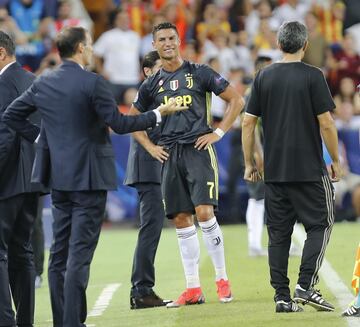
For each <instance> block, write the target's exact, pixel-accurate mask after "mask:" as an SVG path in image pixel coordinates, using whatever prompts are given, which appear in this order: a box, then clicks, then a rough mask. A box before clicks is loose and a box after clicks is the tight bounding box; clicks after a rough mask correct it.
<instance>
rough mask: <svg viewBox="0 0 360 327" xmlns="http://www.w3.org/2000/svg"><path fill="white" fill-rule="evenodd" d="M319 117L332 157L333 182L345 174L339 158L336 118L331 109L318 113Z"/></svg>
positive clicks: (323, 136) (323, 135) (326, 144)
mask: <svg viewBox="0 0 360 327" xmlns="http://www.w3.org/2000/svg"><path fill="white" fill-rule="evenodd" d="M317 118H318V121H319V126H320V133H321V136H322V138H323V140H324V143H325V146H326V149H327V150H328V152H329V154H330V157H331V159H332V163H331V176H330V179H331V181H332V182H338V181H339V180H340V178H341V177H342V176H343V170H342V167H341V165H340V160H339V150H338V135H337V130H336V127H335V123H334V119H333V118H332V117H331V114H330V112H329V111H326V112H325V113H323V114H321V115H318V116H317Z"/></svg>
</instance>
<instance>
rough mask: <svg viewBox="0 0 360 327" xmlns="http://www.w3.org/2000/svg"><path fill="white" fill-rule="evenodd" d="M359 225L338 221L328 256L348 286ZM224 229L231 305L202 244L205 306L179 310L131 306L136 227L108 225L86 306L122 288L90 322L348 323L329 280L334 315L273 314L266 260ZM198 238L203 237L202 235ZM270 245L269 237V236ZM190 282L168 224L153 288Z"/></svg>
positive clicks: (162, 290)
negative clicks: (220, 294) (222, 299)
mask: <svg viewBox="0 0 360 327" xmlns="http://www.w3.org/2000/svg"><path fill="white" fill-rule="evenodd" d="M359 230H360V225H358V224H355V223H353V224H350V223H342V224H336V225H335V226H334V230H333V234H332V238H331V240H330V245H329V247H328V250H327V253H326V258H327V260H328V261H329V262H330V264H331V265H332V267H333V268H334V269H335V270H336V272H337V273H338V274H339V275H340V277H341V278H342V280H343V281H344V282H345V284H346V285H349V288H350V282H351V277H352V270H353V265H354V259H355V251H356V247H357V245H358V243H359ZM264 231H265V230H264ZM223 233H224V238H225V251H226V261H227V270H228V275H229V279H230V281H231V285H232V291H233V294H234V301H233V302H232V303H228V304H220V303H218V301H217V297H216V289H215V282H214V272H213V267H212V264H211V261H210V258H209V257H208V256H207V253H206V249H205V248H204V247H202V248H201V261H200V277H201V283H202V288H203V292H204V294H205V298H206V303H205V304H203V305H195V306H186V307H182V308H179V309H166V308H155V309H144V310H130V309H129V292H130V273H131V265H132V255H133V251H134V247H135V243H136V238H137V230H132V229H130V230H129V229H124V230H122V229H112V230H107V229H104V230H103V231H102V234H101V238H100V241H99V245H98V248H97V250H96V253H95V257H94V260H93V263H92V266H91V275H90V283H89V287H88V290H87V296H88V312H90V311H91V309H92V308H93V306H94V304H95V302H96V299H97V298H98V296H99V295H100V293H101V292H102V290H103V289H104V288H105V287H106V285H108V284H111V283H119V284H121V286H120V287H119V288H118V289H117V291H116V292H115V293H114V295H113V298H112V300H111V302H110V304H109V306H108V307H107V308H106V310H105V311H104V312H103V314H102V315H101V316H98V317H89V318H88V319H87V322H86V323H87V325H88V326H96V327H113V326H114V327H115V326H116V327H117V326H119V327H120V326H121V327H127V326H128V327H136V326H141V327H144V326H151V327H157V326H158V327H178V326H186V327H188V326H194V327H211V326H214V327H215V326H216V327H222V326H226V327H230V326H241V327H243V326H244V327H246V326H251V327H262V326H266V327H272V326H274V327H275V326H276V327H282V326H284V327H285V326H291V327H296V326H299V327H304V326H316V327H323V326H331V327H337V326H339V327H341V326H343V327H345V326H347V323H346V320H345V319H344V318H341V317H340V313H341V308H339V307H338V305H337V301H336V298H335V296H334V295H333V294H331V293H330V291H329V290H328V289H327V288H326V286H325V284H324V283H323V282H320V285H319V288H320V289H321V290H322V292H323V295H324V297H325V298H326V299H327V300H328V301H330V302H332V303H333V304H335V305H336V306H337V309H336V311H335V312H334V313H328V312H321V313H318V312H316V311H315V310H314V309H312V308H311V307H308V306H306V307H305V312H303V313H298V314H275V312H274V308H275V307H274V302H273V300H272V298H273V290H272V288H271V286H270V284H269V271H268V265H267V259H266V258H249V257H248V256H247V234H246V226H244V225H233V226H223ZM264 234H266V233H264ZM199 239H200V243H202V242H201V233H199ZM265 243H266V236H264V244H265ZM299 262H300V258H298V257H291V258H290V264H289V276H290V279H291V287H292V288H294V285H295V282H296V277H297V272H298V266H299ZM184 288H185V282H184V276H183V269H182V266H181V262H180V256H179V251H178V246H177V240H176V235H175V231H174V229H172V228H167V229H164V230H163V233H162V237H161V241H160V245H159V249H158V254H157V259H156V286H155V291H156V292H157V293H158V294H159V295H160V296H162V297H164V298H167V299H176V298H177V297H178V296H179V294H180V293H181V292H182V291H183V290H184ZM35 326H37V327H48V326H52V323H51V309H50V301H49V290H48V286H47V281H46V274H45V275H44V284H43V287H42V288H40V289H38V290H37V291H36V315H35ZM359 326H360V318H359Z"/></svg>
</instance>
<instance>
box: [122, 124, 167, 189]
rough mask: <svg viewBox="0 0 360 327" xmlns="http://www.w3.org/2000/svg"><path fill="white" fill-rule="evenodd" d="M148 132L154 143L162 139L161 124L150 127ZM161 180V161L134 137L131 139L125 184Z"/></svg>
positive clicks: (130, 184)
mask: <svg viewBox="0 0 360 327" xmlns="http://www.w3.org/2000/svg"><path fill="white" fill-rule="evenodd" d="M147 134H148V136H149V138H150V140H151V141H152V142H153V143H155V144H156V143H157V142H158V141H159V139H160V135H161V132H160V126H158V127H155V128H153V129H149V130H148V131H147ZM160 181H161V162H160V161H158V160H156V159H154V158H153V157H152V156H151V155H150V153H148V152H147V151H146V150H145V149H144V148H143V147H142V145H140V144H139V143H138V142H137V141H136V140H135V139H134V138H133V137H132V138H131V140H130V149H129V157H128V162H127V167H126V175H125V180H124V184H125V185H129V186H133V185H134V184H137V183H157V184H160Z"/></svg>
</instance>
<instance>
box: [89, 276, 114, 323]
mask: <svg viewBox="0 0 360 327" xmlns="http://www.w3.org/2000/svg"><path fill="white" fill-rule="evenodd" d="M120 286H121V284H118V283H116V284H109V285H107V286H106V287H105V288H104V289H103V291H102V292H101V294H100V295H99V297H98V298H97V300H96V302H95V305H94V307H93V308H92V310H91V311H90V313H89V314H88V317H97V316H101V315H102V314H103V313H104V311H105V310H106V308H107V307H108V306H109V304H110V301H111V299H112V297H113V295H114V293H115V292H116V291H117V289H118V288H119V287H120Z"/></svg>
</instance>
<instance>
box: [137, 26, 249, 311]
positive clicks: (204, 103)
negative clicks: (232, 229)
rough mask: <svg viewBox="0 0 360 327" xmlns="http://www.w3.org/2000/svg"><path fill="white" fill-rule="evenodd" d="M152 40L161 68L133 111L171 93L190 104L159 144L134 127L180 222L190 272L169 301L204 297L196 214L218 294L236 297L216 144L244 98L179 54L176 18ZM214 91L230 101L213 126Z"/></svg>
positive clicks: (168, 124)
mask: <svg viewBox="0 0 360 327" xmlns="http://www.w3.org/2000/svg"><path fill="white" fill-rule="evenodd" d="M153 45H154V48H155V49H156V50H157V51H158V53H159V55H160V58H161V61H162V68H161V69H160V70H159V71H158V72H157V73H156V74H155V75H153V76H151V77H149V78H148V79H147V80H146V81H145V82H144V83H143V84H142V85H141V87H140V89H139V93H138V98H137V99H136V100H135V101H134V112H136V111H138V112H139V113H140V112H144V111H147V110H148V108H149V107H152V106H154V105H156V104H161V103H167V102H168V101H169V98H171V97H173V98H175V99H176V101H177V102H178V103H182V104H183V105H186V106H188V107H189V109H188V110H185V111H184V112H183V113H182V114H176V115H175V116H174V117H173V119H165V120H164V121H163V123H162V135H161V138H160V141H159V145H160V146H159V147H155V146H154V144H153V143H152V142H151V141H150V140H149V139H148V138H147V136H146V134H145V133H143V132H142V133H134V134H135V138H136V139H137V140H138V141H139V142H140V143H141V144H142V145H143V146H144V148H145V149H147V150H148V152H149V153H150V154H151V155H152V156H153V157H154V158H156V159H158V160H160V161H161V162H163V163H164V165H163V169H162V180H161V187H162V194H163V199H164V206H165V213H166V216H167V217H168V218H170V219H172V220H173V222H174V224H175V227H176V234H177V237H178V242H179V248H180V253H181V258H182V263H183V267H184V272H185V278H186V290H185V291H184V292H183V293H182V294H181V295H180V297H179V298H178V299H177V300H176V301H174V302H172V303H169V304H168V307H179V306H182V305H187V304H196V303H199V304H200V303H204V301H205V299H204V295H203V293H202V290H201V287H200V278H199V267H198V264H199V257H200V247H199V241H198V237H197V231H196V227H195V225H194V218H193V215H194V214H196V217H197V220H198V222H199V225H200V228H201V230H202V232H203V239H204V242H205V245H206V247H207V250H208V253H209V255H210V257H211V259H212V262H213V265H214V268H215V273H216V285H217V293H218V297H219V300H220V302H224V303H225V302H230V301H231V300H232V298H233V297H232V294H231V290H230V284H229V280H228V276H227V273H226V268H225V257H224V240H223V235H222V232H221V229H220V227H219V225H218V223H217V220H216V217H215V214H214V208H216V206H217V204H218V168H217V159H216V154H215V150H214V147H213V146H212V144H213V143H215V142H217V141H219V140H220V139H221V137H222V136H223V135H224V134H225V133H226V132H227V131H228V129H229V128H230V127H231V125H232V123H233V122H234V120H235V118H236V117H237V116H238V115H239V113H240V111H241V109H242V107H243V106H244V101H243V99H242V98H241V96H240V95H239V94H238V93H237V92H236V91H235V89H234V88H233V87H231V86H230V85H229V83H228V82H227V81H226V80H225V79H224V78H223V77H222V76H220V75H219V74H217V73H216V72H215V71H213V70H212V69H211V68H209V67H208V66H206V65H198V64H193V63H190V62H188V61H184V60H183V59H182V58H181V57H180V54H179V45H180V41H179V35H178V31H177V29H176V27H175V26H174V25H173V24H171V23H167V22H165V23H160V24H159V25H156V26H155V27H154V29H153ZM211 92H213V93H215V94H216V95H219V96H220V97H221V98H222V99H224V100H225V101H227V102H228V103H229V107H228V110H227V111H226V113H225V116H224V119H223V121H222V122H221V123H220V125H219V127H218V128H217V129H216V130H215V131H212V129H211V127H210V122H211V117H210V103H211Z"/></svg>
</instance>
